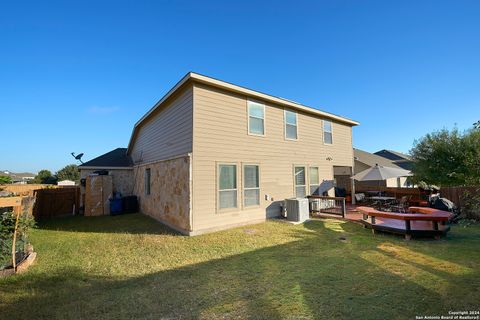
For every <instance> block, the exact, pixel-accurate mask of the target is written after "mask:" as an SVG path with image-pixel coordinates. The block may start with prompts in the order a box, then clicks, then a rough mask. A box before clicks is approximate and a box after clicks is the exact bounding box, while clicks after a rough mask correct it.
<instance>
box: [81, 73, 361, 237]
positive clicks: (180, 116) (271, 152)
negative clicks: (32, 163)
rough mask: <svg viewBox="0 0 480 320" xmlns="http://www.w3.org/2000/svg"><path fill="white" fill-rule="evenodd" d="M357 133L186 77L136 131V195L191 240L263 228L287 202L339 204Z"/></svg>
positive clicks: (314, 114) (342, 121) (261, 97)
mask: <svg viewBox="0 0 480 320" xmlns="http://www.w3.org/2000/svg"><path fill="white" fill-rule="evenodd" d="M355 125H358V122H356V121H353V120H350V119H347V118H344V117H341V116H337V115H334V114H331V113H327V112H324V111H320V110H317V109H313V108H310V107H307V106H304V105H302V104H299V103H296V102H293V101H290V100H286V99H282V98H278V97H274V96H271V95H267V94H264V93H260V92H257V91H254V90H250V89H246V88H244V87H240V86H237V85H233V84H230V83H227V82H224V81H220V80H216V79H213V78H209V77H206V76H202V75H199V74H196V73H188V74H187V75H186V76H185V77H184V78H182V79H181V80H180V82H178V83H177V84H176V85H175V86H174V87H173V88H172V89H171V90H170V91H169V92H168V93H167V94H166V95H165V96H164V97H163V98H162V99H161V100H160V101H159V102H158V103H157V104H155V106H154V107H153V108H152V109H151V110H150V111H148V112H147V113H146V114H145V115H144V116H143V117H142V118H141V119H140V120H139V121H138V122H137V123H136V124H135V126H134V129H133V132H132V136H131V139H130V142H129V145H128V150H127V153H126V154H127V156H130V157H131V159H132V161H133V173H132V174H131V175H130V176H131V177H132V181H134V187H133V194H135V195H137V196H138V198H139V202H140V210H141V212H142V213H144V214H147V215H149V216H152V217H154V218H155V219H157V220H159V221H161V222H163V223H165V224H166V225H169V226H170V227H172V228H174V229H176V230H178V231H180V232H182V233H184V234H189V235H195V234H201V233H205V232H209V231H214V230H220V229H225V228H229V227H234V226H239V225H244V224H251V223H256V222H261V221H264V220H265V219H266V218H268V217H275V216H278V215H280V213H281V210H280V206H281V204H282V203H283V201H284V199H286V198H292V197H304V196H306V195H308V194H311V193H316V194H329V195H332V196H333V195H334V192H333V186H334V174H337V172H338V173H339V174H340V173H341V174H347V175H351V173H352V167H353V162H354V160H353V147H352V127H353V126H355ZM117 150H118V149H117ZM97 159H98V158H97ZM94 160H95V159H94ZM94 160H92V161H94ZM94 164H95V165H94ZM101 167H102V166H97V165H96V163H93V164H92V163H89V162H87V163H85V164H83V165H82V166H80V169H81V171H82V172H83V170H84V169H86V168H89V169H93V170H96V169H100V168H101ZM103 169H107V170H110V169H112V170H114V168H113V167H112V166H111V165H110V164H109V165H105V166H104V168H103ZM125 169H126V170H131V168H130V167H128V168H125ZM82 176H85V173H82Z"/></svg>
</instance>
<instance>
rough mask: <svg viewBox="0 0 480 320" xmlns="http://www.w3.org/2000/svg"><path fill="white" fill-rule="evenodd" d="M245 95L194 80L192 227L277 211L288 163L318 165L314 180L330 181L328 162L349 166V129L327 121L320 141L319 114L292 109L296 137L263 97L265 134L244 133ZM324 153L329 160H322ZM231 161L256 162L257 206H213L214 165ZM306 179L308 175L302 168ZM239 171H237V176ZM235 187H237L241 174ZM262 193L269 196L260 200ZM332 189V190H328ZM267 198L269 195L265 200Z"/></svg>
mask: <svg viewBox="0 0 480 320" xmlns="http://www.w3.org/2000/svg"><path fill="white" fill-rule="evenodd" d="M247 100H248V97H247V96H243V95H240V94H235V93H231V92H227V91H223V90H221V89H217V88H214V87H211V86H207V85H205V84H195V85H194V129H193V135H194V138H193V159H192V165H193V210H192V211H193V230H206V229H216V228H221V227H226V226H231V225H237V224H244V223H248V222H255V221H261V220H264V219H265V218H266V217H267V216H275V215H278V214H279V213H280V210H279V205H280V203H281V202H282V201H283V200H284V199H285V198H290V197H293V196H294V194H295V191H294V177H293V170H294V169H293V168H294V165H302V166H305V167H306V168H307V170H308V168H309V167H311V166H315V167H318V168H319V176H320V182H321V183H322V181H323V180H325V181H324V182H323V183H324V184H326V185H330V186H331V185H332V180H333V166H334V165H335V166H352V164H353V152H352V150H353V149H352V137H351V135H352V130H351V127H350V126H349V125H345V124H340V123H338V122H335V121H332V126H333V128H332V131H333V145H324V144H323V137H322V132H323V129H322V121H321V120H322V118H321V117H319V116H313V115H311V114H306V113H302V112H298V116H297V128H298V129H297V130H298V131H297V134H298V140H295V141H292V140H287V139H285V132H284V130H285V129H284V128H285V124H284V108H283V107H282V106H279V105H272V104H270V103H267V102H265V101H258V99H255V100H254V101H258V102H261V103H264V104H265V136H253V135H249V134H248V113H247ZM327 158H330V159H332V160H330V161H329V160H327ZM219 163H236V164H237V168H238V170H241V168H242V167H243V164H251V163H254V164H258V165H259V166H260V206H257V207H255V208H245V209H243V207H242V206H241V205H240V204H242V203H243V198H241V196H242V192H239V198H238V203H239V207H238V209H236V210H233V211H228V212H217V204H216V201H217V195H216V194H217V186H216V166H217V165H218V164H219ZM306 176H307V181H306V183H307V185H308V184H309V180H308V171H307V173H306ZM240 177H241V175H240V174H239V178H240ZM237 187H238V190H243V181H242V179H239V180H238V186H237ZM265 195H268V196H269V200H265ZM332 195H333V193H332ZM271 198H273V201H272V200H271Z"/></svg>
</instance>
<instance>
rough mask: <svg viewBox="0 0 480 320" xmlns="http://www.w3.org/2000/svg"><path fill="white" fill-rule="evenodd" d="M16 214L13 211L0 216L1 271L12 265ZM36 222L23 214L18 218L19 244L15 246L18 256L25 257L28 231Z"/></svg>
mask: <svg viewBox="0 0 480 320" xmlns="http://www.w3.org/2000/svg"><path fill="white" fill-rule="evenodd" d="M15 219H16V214H14V213H13V212H11V211H8V212H4V213H3V214H1V215H0V270H1V269H4V268H5V267H7V266H9V265H11V264H12V244H13V235H14V233H15ZM34 225H35V222H34V220H33V218H32V217H30V216H28V215H26V214H21V215H20V216H19V218H18V227H17V230H16V232H17V243H16V245H15V247H16V252H17V254H20V255H21V256H23V254H24V253H25V252H26V244H27V235H28V229H29V228H31V227H33V226H34Z"/></svg>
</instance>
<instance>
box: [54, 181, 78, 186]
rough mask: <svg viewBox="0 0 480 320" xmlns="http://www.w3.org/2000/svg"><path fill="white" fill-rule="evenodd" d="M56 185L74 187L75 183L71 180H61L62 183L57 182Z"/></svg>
mask: <svg viewBox="0 0 480 320" xmlns="http://www.w3.org/2000/svg"><path fill="white" fill-rule="evenodd" d="M57 185H58V186H74V185H75V181H72V180H62V181H58V182H57Z"/></svg>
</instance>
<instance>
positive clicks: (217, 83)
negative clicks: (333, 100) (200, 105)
mask: <svg viewBox="0 0 480 320" xmlns="http://www.w3.org/2000/svg"><path fill="white" fill-rule="evenodd" d="M187 82H197V83H204V84H208V85H210V86H213V87H216V88H220V89H224V90H227V91H230V92H235V93H240V94H243V95H246V96H248V97H252V98H257V99H260V100H263V101H267V102H271V103H275V104H278V105H281V106H286V107H289V108H292V109H295V110H298V111H303V112H306V113H310V114H314V115H318V116H322V117H325V118H329V119H332V120H336V121H338V122H342V123H345V124H348V125H351V126H356V125H358V124H359V122H357V121H354V120H351V119H348V118H345V117H341V116H338V115H335V114H333V113H329V112H325V111H322V110H319V109H315V108H312V107H309V106H306V105H303V104H300V103H298V102H295V101H291V100H288V99H285V98H281V97H275V96H272V95H269V94H266V93H262V92H259V91H255V90H251V89H248V88H245V87H241V86H238V85H235V84H232V83H229V82H225V81H222V80H217V79H214V78H211V77H207V76H204V75H201V74H198V73H194V72H189V73H187V74H186V75H185V76H184V77H183V78H182V79H181V80H180V81H179V82H178V83H177V84H176V85H175V86H174V87H173V88H172V89H170V91H168V92H167V93H166V94H165V95H164V96H163V98H162V99H160V101H158V102H157V103H156V104H155V105H154V106H153V107H152V108H151V109H150V110H149V111H148V112H147V113H146V114H145V115H144V116H143V117H142V118H140V120H138V121H137V123H136V124H135V126H134V128H133V131H132V135H131V137H130V142H129V144H128V150H130V148H131V147H132V143H133V140H134V138H135V135H136V132H137V128H138V127H139V126H140V125H141V124H142V123H143V122H144V121H145V120H146V119H147V118H148V117H149V116H150V115H151V114H152V113H153V112H154V111H155V110H156V109H157V108H158V107H159V106H161V105H162V103H163V102H165V101H166V100H167V99H168V98H169V97H170V96H172V95H173V94H174V93H175V92H177V90H179V89H180V87H182V86H183V85H185V84H186V83H187Z"/></svg>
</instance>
